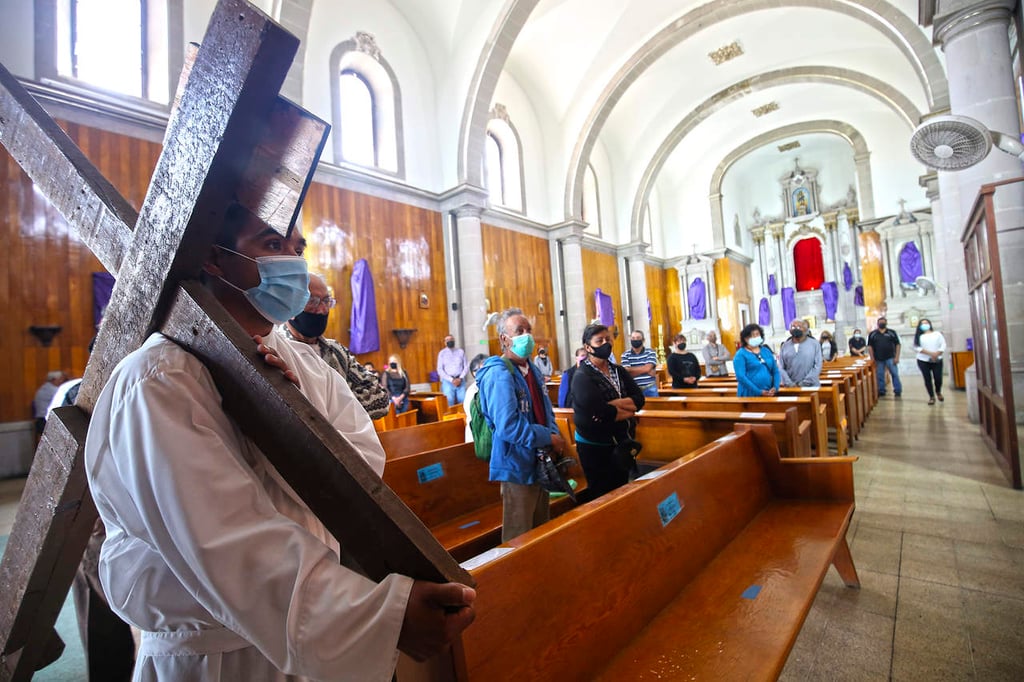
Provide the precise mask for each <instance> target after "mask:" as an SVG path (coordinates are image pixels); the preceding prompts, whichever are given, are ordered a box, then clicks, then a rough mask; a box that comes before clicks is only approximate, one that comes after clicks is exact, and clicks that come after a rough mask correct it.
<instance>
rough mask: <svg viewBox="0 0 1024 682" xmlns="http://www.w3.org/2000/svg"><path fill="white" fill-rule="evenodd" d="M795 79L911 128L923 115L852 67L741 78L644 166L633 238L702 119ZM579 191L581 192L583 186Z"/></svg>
mask: <svg viewBox="0 0 1024 682" xmlns="http://www.w3.org/2000/svg"><path fill="white" fill-rule="evenodd" d="M792 83H826V84H834V85H842V86H845V87H849V88H853V89H854V90H858V91H860V92H863V93H865V94H867V95H870V96H872V97H874V98H876V99H878V100H880V101H882V102H884V103H885V104H886V105H888V106H889V107H890V108H892V110H893V111H895V112H896V114H897V115H898V116H899V117H900V118H902V119H903V121H904V122H905V123H906V124H907V125H908V126H910V128H911V129H913V127H914V126H915V125H916V124H917V121H918V120H919V119H920V118H921V112H920V111H919V110H918V109H917V107H915V106H914V104H913V102H911V101H910V99H909V98H907V97H906V95H904V94H902V93H901V92H899V91H898V90H896V88H894V87H892V86H891V85H889V84H888V83H885V82H883V81H880V80H878V79H877V78H873V77H871V76H868V75H867V74H864V73H860V72H857V71H851V70H850V69H841V68H836V67H831V66H800V67H794V68H790V69H780V70H778V71H770V72H768V73H762V74H759V75H757V76H753V77H751V78H747V79H746V80H742V81H740V82H739V83H735V84H733V85H731V86H729V87H728V88H725V89H724V90H721V91H719V92H717V93H715V94H714V95H712V96H711V97H709V98H708V99H706V100H704V102H702V103H701V104H700V105H699V106H698V107H697V108H696V109H694V110H693V111H691V112H690V113H689V114H688V115H687V116H686V117H685V118H684V119H683V120H682V121H680V122H679V125H677V126H676V127H675V128H673V129H672V132H671V133H669V135H668V136H667V137H666V138H665V140H664V142H662V143H661V145H660V146H659V147H658V150H657V151H656V152H655V153H654V156H653V157H651V160H650V162H649V163H648V164H647V168H646V169H645V170H644V174H643V177H642V178H641V179H640V186H639V187H638V188H637V192H636V197H635V199H634V201H633V212H632V215H631V219H630V232H631V234H632V235H633V239H634V240H636V239H638V238H639V235H640V230H641V227H642V224H643V221H642V219H643V210H644V206H646V205H647V202H648V200H649V199H650V194H651V189H652V188H653V187H654V181H655V179H657V177H658V173H660V172H661V169H662V167H663V166H664V165H665V162H666V161H667V160H668V157H669V156H670V155H671V154H672V152H673V150H675V148H676V147H677V146H679V143H680V142H682V140H683V138H685V137H686V136H687V135H689V134H690V132H691V131H692V130H693V129H694V128H696V127H697V126H698V125H699V124H700V123H702V122H703V121H705V120H707V119H708V118H709V117H710V116H712V115H713V114H714V113H715V112H717V111H719V110H720V109H722V108H723V107H725V106H727V105H729V104H731V103H732V102H735V101H736V100H738V99H740V98H742V97H745V96H747V95H749V94H751V93H753V92H757V91H759V90H764V89H766V88H772V87H776V86H779V85H788V84H792ZM580 191H581V192H582V186H581V190H580ZM581 196H582V195H581ZM712 221H714V216H712ZM713 224H714V223H713Z"/></svg>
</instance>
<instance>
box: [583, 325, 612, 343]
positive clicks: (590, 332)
mask: <svg viewBox="0 0 1024 682" xmlns="http://www.w3.org/2000/svg"><path fill="white" fill-rule="evenodd" d="M606 331H608V327H607V326H606V325H603V324H588V325H587V328H586V329H584V330H583V345H584V346H589V345H590V339H592V338H594V337H595V336H597V335H598V334H600V333H601V332H606Z"/></svg>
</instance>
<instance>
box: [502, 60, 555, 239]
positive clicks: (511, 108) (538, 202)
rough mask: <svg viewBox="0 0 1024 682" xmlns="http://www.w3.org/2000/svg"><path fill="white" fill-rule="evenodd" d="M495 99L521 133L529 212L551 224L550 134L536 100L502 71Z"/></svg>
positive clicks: (534, 217) (530, 215)
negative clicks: (547, 157) (546, 153)
mask: <svg viewBox="0 0 1024 682" xmlns="http://www.w3.org/2000/svg"><path fill="white" fill-rule="evenodd" d="M494 101H495V102H497V103H500V104H504V105H505V108H506V109H507V110H508V117H509V120H510V121H511V122H512V125H513V126H514V127H515V129H516V132H518V133H519V141H520V143H521V144H522V157H521V158H522V162H523V175H524V179H525V184H526V211H525V213H526V215H527V216H529V217H530V218H532V219H533V220H537V221H539V222H542V223H552V222H555V219H554V218H553V217H552V213H551V201H550V198H551V197H550V194H549V193H548V186H549V182H548V176H547V167H546V164H545V160H544V150H545V149H546V148H547V137H546V135H545V131H544V129H543V128H542V126H541V118H540V116H539V115H538V113H537V111H536V110H535V109H534V106H533V102H531V101H530V99H529V98H528V97H527V95H526V92H525V91H524V90H523V89H522V87H520V85H519V83H518V82H517V81H516V80H515V78H513V77H512V76H511V74H509V73H507V72H506V73H503V74H502V75H501V79H500V80H499V81H498V87H497V89H496V90H495V94H494Z"/></svg>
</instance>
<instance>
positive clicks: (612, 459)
mask: <svg viewBox="0 0 1024 682" xmlns="http://www.w3.org/2000/svg"><path fill="white" fill-rule="evenodd" d="M583 347H584V348H586V349H587V358H586V360H584V361H583V362H581V363H580V366H579V368H578V369H577V370H576V372H575V376H574V377H573V380H572V387H571V388H570V392H571V395H572V406H573V412H574V414H575V421H576V452H577V453H578V454H579V456H580V464H582V465H583V471H584V473H586V475H587V489H588V491H589V493H588V496H589V498H590V499H594V498H596V497H600V496H601V495H604V494H605V493H607V492H610V491H612V490H614V489H615V488H618V487H619V486H621V485H623V484H625V483H626V482H628V481H629V474H630V471H631V470H632V469H633V467H632V466H629V467H627V466H625V465H624V462H623V461H622V460H621V459H620V458H617V457H616V456H615V446H616V445H617V444H619V443H621V442H623V441H628V440H631V439H632V436H633V433H634V432H635V423H634V422H635V420H634V415H635V414H636V411H637V410H639V409H640V408H641V407H643V406H644V395H643V392H642V391H641V390H640V387H639V386H637V385H636V382H635V381H634V380H633V377H631V376H630V375H629V372H627V371H626V370H625V369H623V368H622V367H620V366H618V365H616V364H614V363H612V362H609V360H608V358H609V356H610V354H611V350H612V343H611V335H610V334H609V332H608V327H606V326H604V325H603V324H592V325H590V326H588V327H587V328H586V329H585V330H583Z"/></svg>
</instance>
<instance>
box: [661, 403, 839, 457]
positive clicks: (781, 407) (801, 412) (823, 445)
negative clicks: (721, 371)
mask: <svg viewBox="0 0 1024 682" xmlns="http://www.w3.org/2000/svg"><path fill="white" fill-rule="evenodd" d="M790 407H795V408H796V411H797V419H799V420H800V430H801V431H803V430H804V429H809V430H810V434H811V445H812V447H813V448H814V454H815V455H817V456H819V457H821V456H826V455H828V454H829V451H828V418H827V416H826V414H825V413H826V408H825V406H824V405H822V404H821V401H819V400H818V395H817V394H816V393H809V394H807V395H798V396H797V395H787V396H778V397H775V398H737V397H734V396H733V397H730V396H725V395H717V394H716V395H692V394H691V395H682V396H664V397H659V398H648V399H647V402H646V403H644V408H645V409H651V410H705V411H707V410H712V411H723V410H724V411H733V410H740V411H741V412H785V411H786V410H787V409H789V408H790Z"/></svg>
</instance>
